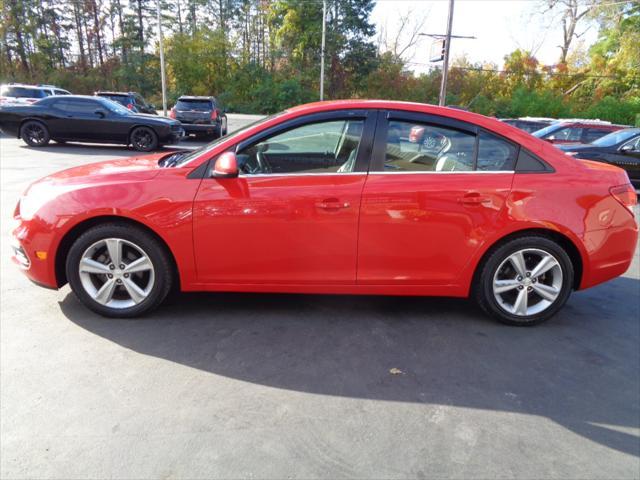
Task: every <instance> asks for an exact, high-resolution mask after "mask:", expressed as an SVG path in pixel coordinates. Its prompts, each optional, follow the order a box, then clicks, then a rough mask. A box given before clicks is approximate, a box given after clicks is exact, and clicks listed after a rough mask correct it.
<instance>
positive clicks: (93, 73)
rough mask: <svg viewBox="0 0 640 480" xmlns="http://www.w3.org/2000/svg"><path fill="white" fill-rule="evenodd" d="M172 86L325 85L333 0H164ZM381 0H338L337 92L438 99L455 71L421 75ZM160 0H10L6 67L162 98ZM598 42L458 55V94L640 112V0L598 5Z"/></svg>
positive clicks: (624, 116)
mask: <svg viewBox="0 0 640 480" xmlns="http://www.w3.org/2000/svg"><path fill="white" fill-rule="evenodd" d="M160 1H161V7H162V10H163V12H162V24H163V29H164V32H165V58H166V63H167V79H168V100H169V104H172V103H173V102H174V101H175V99H176V98H177V97H178V96H180V95H182V94H192V95H216V96H218V97H219V98H220V99H221V100H222V102H223V103H224V104H225V105H226V106H227V108H228V109H230V110H232V111H238V112H248V113H249V112H250V113H273V112H275V111H279V110H282V109H285V108H287V107H290V106H292V105H296V104H300V103H306V102H310V101H315V100H317V99H318V93H319V76H320V44H321V30H322V22H321V18H322V2H320V1H311V0H272V1H265V0H160ZM374 3H375V0H327V30H326V54H325V60H326V74H325V98H327V99H338V98H379V99H393V100H405V101H415V102H426V103H437V101H438V95H439V89H440V80H441V73H440V70H438V69H432V70H430V71H428V72H427V73H423V74H420V75H416V74H415V73H414V72H412V71H411V70H410V69H409V68H408V66H407V64H406V63H405V62H404V61H403V60H402V59H401V58H398V57H397V56H396V55H394V54H393V53H392V52H385V51H379V49H378V47H377V46H376V45H375V44H374V42H373V41H372V38H373V35H374V34H375V29H374V26H373V25H372V24H371V21H370V16H371V11H372V9H373V6H374ZM155 6H156V3H155V0H82V1H73V2H69V3H63V4H59V2H56V0H4V1H3V2H2V3H0V7H1V9H2V19H3V21H2V22H0V81H25V82H32V83H53V84H56V85H60V86H61V87H63V88H67V89H69V90H71V91H73V92H76V93H86V94H91V93H92V92H94V91H95V90H98V89H117V90H135V91H139V92H140V93H142V94H143V95H145V96H147V97H148V98H149V99H151V100H152V101H153V102H154V103H156V104H158V105H160V104H161V98H160V74H159V69H160V61H159V51H158V44H157V36H156V32H157V30H156V29H157V27H156V17H155ZM592 16H593V18H594V19H595V20H596V21H597V22H598V25H599V34H598V40H597V42H596V43H595V44H594V45H593V46H592V47H591V48H590V49H589V50H588V52H587V51H585V50H580V49H577V50H574V51H573V52H571V53H570V54H569V55H568V57H567V59H566V60H567V61H566V62H564V63H561V64H559V65H552V66H542V65H540V64H539V62H538V60H537V59H536V58H535V56H533V55H532V54H531V53H530V52H527V51H524V50H521V49H517V50H515V51H513V52H511V53H510V54H509V55H507V56H506V57H505V62H504V67H502V69H501V71H500V70H499V69H498V66H497V65H494V64H486V63H471V62H470V61H469V60H468V59H467V58H464V57H463V58H459V59H456V60H455V61H454V62H452V64H451V68H450V71H449V82H448V90H447V103H448V104H449V105H458V106H461V107H465V108H468V109H470V110H472V111H475V112H478V113H482V114H484V115H491V116H497V117H517V116H526V115H529V116H550V117H586V118H601V119H603V120H610V121H613V122H618V123H624V124H634V123H640V48H638V45H640V4H639V3H638V2H637V1H628V2H609V3H607V2H605V3H602V4H601V5H599V6H598V7H597V8H595V9H594V10H593V12H592Z"/></svg>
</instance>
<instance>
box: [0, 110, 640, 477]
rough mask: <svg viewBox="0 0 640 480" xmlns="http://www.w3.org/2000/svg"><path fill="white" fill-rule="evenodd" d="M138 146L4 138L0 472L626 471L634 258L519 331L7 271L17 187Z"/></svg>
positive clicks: (634, 415) (634, 420) (461, 315)
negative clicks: (74, 282)
mask: <svg viewBox="0 0 640 480" xmlns="http://www.w3.org/2000/svg"><path fill="white" fill-rule="evenodd" d="M255 118H256V117H253V116H248V115H231V114H230V115H229V124H230V128H229V130H234V129H235V128H237V127H239V126H241V125H243V124H246V123H248V122H250V121H253V120H254V119H255ZM202 144H203V142H199V141H194V140H187V141H185V142H183V146H185V147H187V148H194V147H196V146H198V145H202ZM134 154H135V152H133V151H132V150H128V149H126V148H124V147H121V146H87V145H79V144H77V145H73V144H68V145H64V146H62V145H57V144H54V143H52V144H51V145H49V146H47V147H45V148H40V149H30V148H28V147H26V145H24V144H23V142H22V141H19V140H17V139H14V138H7V137H6V136H5V137H1V139H0V177H1V178H0V180H1V185H2V192H1V195H2V197H1V217H0V218H1V221H2V229H1V230H2V248H1V252H2V254H1V257H2V258H1V260H0V264H1V273H2V276H1V290H0V301H1V303H2V316H1V320H0V349H1V351H0V370H1V376H0V382H1V384H0V432H1V452H0V477H2V478H60V479H72V478H113V477H116V478H157V477H159V478H318V477H324V478H346V477H349V478H351V477H355V478H442V477H446V478H453V477H455V478H460V477H474V478H498V477H499V478H531V477H533V476H535V477H536V478H559V477H567V478H638V477H639V476H640V348H639V345H640V261H639V252H638V251H636V256H635V260H634V263H633V265H632V266H631V268H630V270H629V271H628V272H627V273H626V274H625V275H624V276H623V277H620V278H617V279H615V280H613V281H611V282H608V283H606V284H604V285H600V286H598V287H595V288H593V289H590V290H587V291H584V292H578V293H575V294H574V295H573V296H572V297H571V298H570V300H569V302H568V304H567V306H566V307H565V308H564V309H563V310H562V311H561V312H560V313H559V314H558V315H557V316H556V317H555V318H554V319H552V320H551V321H549V322H548V323H546V324H543V325H540V326H539V327H534V328H513V327H511V328H510V327H506V326H504V325H501V324H498V323H495V322H494V321H492V320H490V319H488V318H486V317H484V316H483V315H482V314H480V313H479V310H478V309H477V308H476V307H475V306H474V305H473V304H471V303H470V302H467V301H464V300H454V299H436V298H397V297H367V296H363V297H355V296H311V295H266V294H263V295H258V294H188V295H179V296H177V297H176V298H174V299H172V301H171V302H170V304H167V305H165V306H164V307H163V308H161V309H159V310H158V311H156V312H154V313H153V314H151V315H150V316H148V317H145V318H142V319H137V320H113V319H105V318H101V317H98V316H97V315H95V314H93V313H91V312H90V311H88V310H87V309H85V308H84V307H83V306H82V305H80V303H79V301H77V300H76V298H75V297H74V296H73V294H72V293H71V291H70V289H69V287H68V286H66V287H64V288H63V289H61V290H60V291H52V290H45V289H42V288H38V287H36V286H34V285H32V284H31V283H30V282H29V281H28V280H27V279H26V278H25V277H24V276H23V275H22V274H21V273H20V272H19V271H18V269H17V268H16V267H15V266H14V265H13V264H12V262H11V261H10V259H9V255H10V249H9V238H10V237H9V231H10V220H11V216H12V212H13V209H14V206H15V203H16V201H17V199H18V197H19V195H20V193H21V192H22V191H23V190H24V189H25V188H26V187H27V185H28V184H29V183H30V182H31V181H33V180H35V179H37V178H39V177H42V176H45V175H47V174H48V173H51V172H54V171H57V170H60V169H63V168H68V167H72V166H74V165H79V164H82V163H90V162H95V161H100V160H106V159H111V158H117V157H122V156H132V155H134ZM256 241H258V239H256ZM213 242H215V238H214V239H213ZM533 472H535V474H533Z"/></svg>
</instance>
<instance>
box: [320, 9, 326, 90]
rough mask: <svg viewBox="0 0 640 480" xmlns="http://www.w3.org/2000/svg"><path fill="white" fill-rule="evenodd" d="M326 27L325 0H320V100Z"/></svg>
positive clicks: (322, 83)
mask: <svg viewBox="0 0 640 480" xmlns="http://www.w3.org/2000/svg"><path fill="white" fill-rule="evenodd" d="M326 29H327V0H322V47H321V49H320V100H321V101H322V100H324V40H325V35H326V33H325V32H326Z"/></svg>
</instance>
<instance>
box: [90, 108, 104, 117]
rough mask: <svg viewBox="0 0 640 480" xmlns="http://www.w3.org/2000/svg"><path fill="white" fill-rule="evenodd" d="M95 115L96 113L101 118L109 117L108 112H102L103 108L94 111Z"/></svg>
mask: <svg viewBox="0 0 640 480" xmlns="http://www.w3.org/2000/svg"><path fill="white" fill-rule="evenodd" d="M93 113H95V114H96V115H97V116H99V117H100V118H104V117H106V116H107V112H105V111H104V110H102V109H101V108H97V109H96V110H94V111H93Z"/></svg>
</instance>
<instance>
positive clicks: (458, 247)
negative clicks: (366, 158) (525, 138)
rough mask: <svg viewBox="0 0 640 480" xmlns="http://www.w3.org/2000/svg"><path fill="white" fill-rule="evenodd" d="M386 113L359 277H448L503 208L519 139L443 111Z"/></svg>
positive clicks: (399, 281) (364, 212)
mask: <svg viewBox="0 0 640 480" xmlns="http://www.w3.org/2000/svg"><path fill="white" fill-rule="evenodd" d="M387 117H388V119H384V120H383V119H381V120H380V122H379V126H378V129H377V131H376V144H375V147H374V152H376V153H375V157H374V158H373V160H372V169H371V172H370V174H369V178H368V179H367V183H366V185H365V188H364V191H363V196H362V207H361V216H360V241H359V247H358V283H359V284H369V285H442V286H444V285H454V284H456V283H457V281H458V278H459V276H460V274H461V273H462V271H463V269H464V267H465V266H466V265H467V263H468V262H469V260H470V258H471V256H472V255H473V253H474V252H475V251H476V250H477V249H478V248H479V246H480V245H481V242H482V239H483V237H485V236H486V235H487V234H488V233H490V232H491V230H492V228H494V225H495V224H496V223H497V220H498V218H499V217H500V216H501V215H502V214H503V206H504V204H505V200H506V198H507V196H508V194H509V191H510V188H511V182H512V178H513V170H514V167H515V162H516V157H517V146H515V145H514V144H512V143H511V142H508V141H506V140H505V139H502V138H500V137H498V136H496V135H493V134H490V133H488V132H485V131H482V130H480V129H478V128H477V127H475V126H473V125H470V124H466V123H463V122H458V121H453V120H451V119H446V118H444V117H438V116H434V115H422V114H404V113H400V112H398V113H394V112H390V113H389V114H388V115H387Z"/></svg>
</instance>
